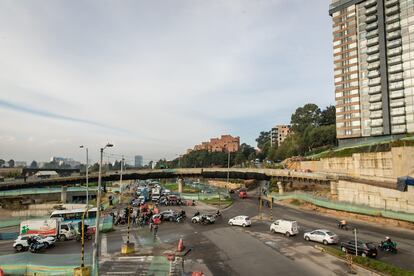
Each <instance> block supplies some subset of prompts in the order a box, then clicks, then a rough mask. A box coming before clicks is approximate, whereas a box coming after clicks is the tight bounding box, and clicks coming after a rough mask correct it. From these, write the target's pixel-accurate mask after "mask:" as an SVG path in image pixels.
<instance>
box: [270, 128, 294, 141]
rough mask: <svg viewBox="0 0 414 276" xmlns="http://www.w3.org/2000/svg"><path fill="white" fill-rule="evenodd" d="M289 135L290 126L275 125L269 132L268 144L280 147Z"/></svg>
mask: <svg viewBox="0 0 414 276" xmlns="http://www.w3.org/2000/svg"><path fill="white" fill-rule="evenodd" d="M290 133H291V128H290V125H277V126H275V127H273V128H272V131H271V132H270V143H271V145H272V146H274V145H277V146H280V144H282V142H283V141H285V139H286V138H287V137H288V136H289V134H290Z"/></svg>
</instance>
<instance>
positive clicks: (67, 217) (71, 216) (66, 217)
mask: <svg viewBox="0 0 414 276" xmlns="http://www.w3.org/2000/svg"><path fill="white" fill-rule="evenodd" d="M84 212H85V209H72V210H56V211H53V212H52V214H51V215H50V218H51V219H57V218H60V219H62V220H63V221H64V222H67V223H72V224H73V225H75V226H77V225H78V223H79V222H80V221H82V216H83V213H84ZM95 219H96V208H91V209H90V210H89V211H88V214H87V215H86V216H85V224H87V225H89V226H90V227H91V228H95Z"/></svg>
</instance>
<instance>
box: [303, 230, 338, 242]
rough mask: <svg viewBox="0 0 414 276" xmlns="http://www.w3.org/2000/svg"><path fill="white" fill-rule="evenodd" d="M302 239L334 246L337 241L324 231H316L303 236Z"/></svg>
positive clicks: (332, 235) (336, 238)
mask: <svg viewBox="0 0 414 276" xmlns="http://www.w3.org/2000/svg"><path fill="white" fill-rule="evenodd" d="M303 238H304V239H305V240H307V241H315V242H320V243H323V244H325V245H328V244H336V243H338V241H339V238H338V236H337V235H336V234H335V233H332V232H331V231H329V230H326V229H317V230H314V231H311V232H306V233H305V234H303Z"/></svg>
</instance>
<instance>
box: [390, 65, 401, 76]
mask: <svg viewBox="0 0 414 276" xmlns="http://www.w3.org/2000/svg"><path fill="white" fill-rule="evenodd" d="M402 71H404V68H403V66H402V64H397V65H393V66H389V67H388V73H390V74H393V73H400V72H402Z"/></svg>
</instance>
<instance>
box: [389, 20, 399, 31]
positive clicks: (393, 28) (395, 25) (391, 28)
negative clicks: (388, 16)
mask: <svg viewBox="0 0 414 276" xmlns="http://www.w3.org/2000/svg"><path fill="white" fill-rule="evenodd" d="M400 29H401V25H400V22H399V21H397V22H394V23H391V24H388V25H387V32H393V31H397V30H400Z"/></svg>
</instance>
